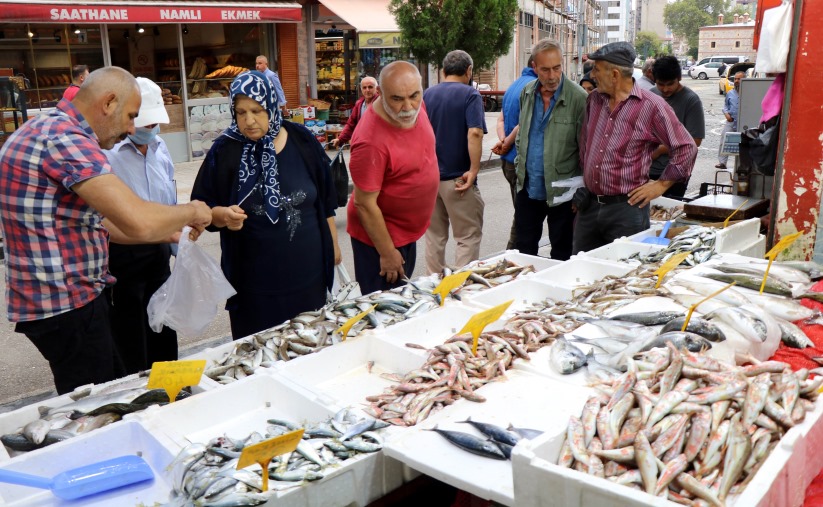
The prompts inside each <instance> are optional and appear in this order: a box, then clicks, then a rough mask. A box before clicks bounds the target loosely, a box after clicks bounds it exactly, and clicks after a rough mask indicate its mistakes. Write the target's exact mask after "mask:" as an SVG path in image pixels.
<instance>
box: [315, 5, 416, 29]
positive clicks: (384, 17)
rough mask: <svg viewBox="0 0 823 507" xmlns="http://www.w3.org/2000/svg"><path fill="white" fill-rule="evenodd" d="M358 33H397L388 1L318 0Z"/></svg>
mask: <svg viewBox="0 0 823 507" xmlns="http://www.w3.org/2000/svg"><path fill="white" fill-rule="evenodd" d="M320 3H321V4H323V5H325V6H326V7H327V8H328V9H329V10H330V11H332V12H334V13H335V14H337V15H338V16H340V17H341V18H343V20H344V21H345V22H346V23H348V24H350V25H351V26H353V27H354V28H355V29H356V30H357V31H358V32H399V31H400V29H399V28H398V27H397V21H395V20H394V16H392V14H391V13H390V12H389V0H320Z"/></svg>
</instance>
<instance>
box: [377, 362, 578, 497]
mask: <svg viewBox="0 0 823 507" xmlns="http://www.w3.org/2000/svg"><path fill="white" fill-rule="evenodd" d="M506 375H507V377H508V379H507V380H503V381H499V382H492V383H490V384H487V385H485V386H483V387H481V388H480V389H478V390H477V392H478V393H480V394H482V395H483V396H484V397H485V398H486V402H484V403H474V402H470V401H467V400H458V401H457V402H455V403H454V404H452V405H450V406H448V407H446V408H444V409H443V410H441V411H440V412H438V413H436V414H434V415H432V416H431V417H429V418H428V419H427V420H425V421H424V422H422V423H420V424H418V425H417V426H416V427H414V428H410V429H407V430H406V431H405V432H404V433H402V434H395V435H392V437H391V438H390V439H389V441H388V442H386V445H385V447H384V451H383V452H385V453H386V454H387V455H389V456H391V457H393V458H395V459H397V460H400V461H402V462H404V463H405V464H407V465H409V466H410V467H412V468H414V469H416V470H420V471H421V472H423V473H425V474H426V475H428V476H431V477H434V478H435V479H437V480H440V481H443V482H445V483H447V484H450V485H452V486H455V487H457V488H459V489H461V490H464V491H468V492H469V493H472V494H473V495H476V496H479V497H481V498H485V499H488V500H492V501H494V502H497V503H501V504H503V505H515V504H517V505H519V503H518V502H517V501H516V500H517V499H516V493H515V484H514V483H513V480H512V464H511V462H509V461H502V460H495V459H490V458H483V457H481V456H476V455H474V454H470V453H468V452H466V451H464V450H462V449H460V448H458V447H455V446H454V445H453V444H451V443H449V442H448V441H446V440H445V439H444V438H443V437H442V436H440V435H438V434H437V433H435V432H432V431H428V429H430V428H433V427H434V426H437V427H439V428H442V429H447V430H456V431H463V432H466V433H473V434H475V435H477V436H482V434H480V433H479V432H477V430H475V429H474V428H473V427H472V426H471V425H468V424H460V423H459V421H465V420H466V419H467V418H468V417H471V418H472V420H476V421H479V422H485V423H491V424H496V425H498V426H502V427H508V425H509V424H512V425H514V426H517V427H523V428H531V429H536V430H542V431H547V432H549V433H556V432H558V431H561V430H565V428H566V425H567V424H568V421H569V416H571V415H573V414H574V415H578V414H579V413H580V412H581V410H582V407H583V404H584V403H585V402H586V399H587V398H588V397H589V395H590V394H591V392H592V391H591V390H590V389H588V388H582V387H580V388H578V387H573V386H568V385H561V384H558V383H556V382H554V381H552V380H550V379H547V378H544V377H538V376H535V375H531V374H528V373H526V372H521V371H511V370H510V371H509V372H507V374H506ZM524 442H525V441H524ZM520 445H522V443H519V444H518V446H520Z"/></svg>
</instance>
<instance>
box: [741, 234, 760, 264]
mask: <svg viewBox="0 0 823 507" xmlns="http://www.w3.org/2000/svg"><path fill="white" fill-rule="evenodd" d="M734 253H737V254H740V255H745V256H746V257H755V258H758V259H762V258H763V257H765V255H766V236H764V235H763V234H759V235H758V236H757V239H755V240H754V241H752V243H751V244H749V245H745V246H742V247H740V248H738V249H737V250H736V251H735V252H734Z"/></svg>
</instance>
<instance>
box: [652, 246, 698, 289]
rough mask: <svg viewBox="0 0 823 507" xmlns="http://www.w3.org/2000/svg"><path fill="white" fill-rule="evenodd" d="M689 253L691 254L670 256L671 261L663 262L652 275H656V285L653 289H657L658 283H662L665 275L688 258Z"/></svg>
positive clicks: (684, 253) (683, 253)
mask: <svg viewBox="0 0 823 507" xmlns="http://www.w3.org/2000/svg"><path fill="white" fill-rule="evenodd" d="M690 253H691V252H682V253H679V254H677V255H674V256H672V258H671V259H669V260H667V261H666V262H664V263H663V264H661V265H660V267H659V268H657V271H655V272H654V274H655V275H657V284H655V286H654V288H655V289H657V288H659V287H660V283H661V282H662V281H663V278H665V277H666V275H667V274H668V273H669V271H671V270H673V269H674V268H676V267H677V266H679V265H680V263H681V262H683V261H684V260H685V259H686V257H688V256H689V254H690Z"/></svg>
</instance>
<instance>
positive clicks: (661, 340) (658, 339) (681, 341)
mask: <svg viewBox="0 0 823 507" xmlns="http://www.w3.org/2000/svg"><path fill="white" fill-rule="evenodd" d="M669 342H671V344H672V345H674V346H675V347H676V348H677V349H678V350H680V349H686V350H688V351H689V352H705V351H707V350H709V349H710V348H712V344H711V342H709V341H708V340H706V339H705V338H703V337H702V336H700V335H698V334H695V333H690V332H688V331H669V332H667V333H662V334H659V335H657V336H655V337H653V338H651V339H648V340H646V341H645V342H644V343H643V346H642V347H641V348H640V351H646V350H651V349H653V348H657V347H666V344H667V343H669Z"/></svg>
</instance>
